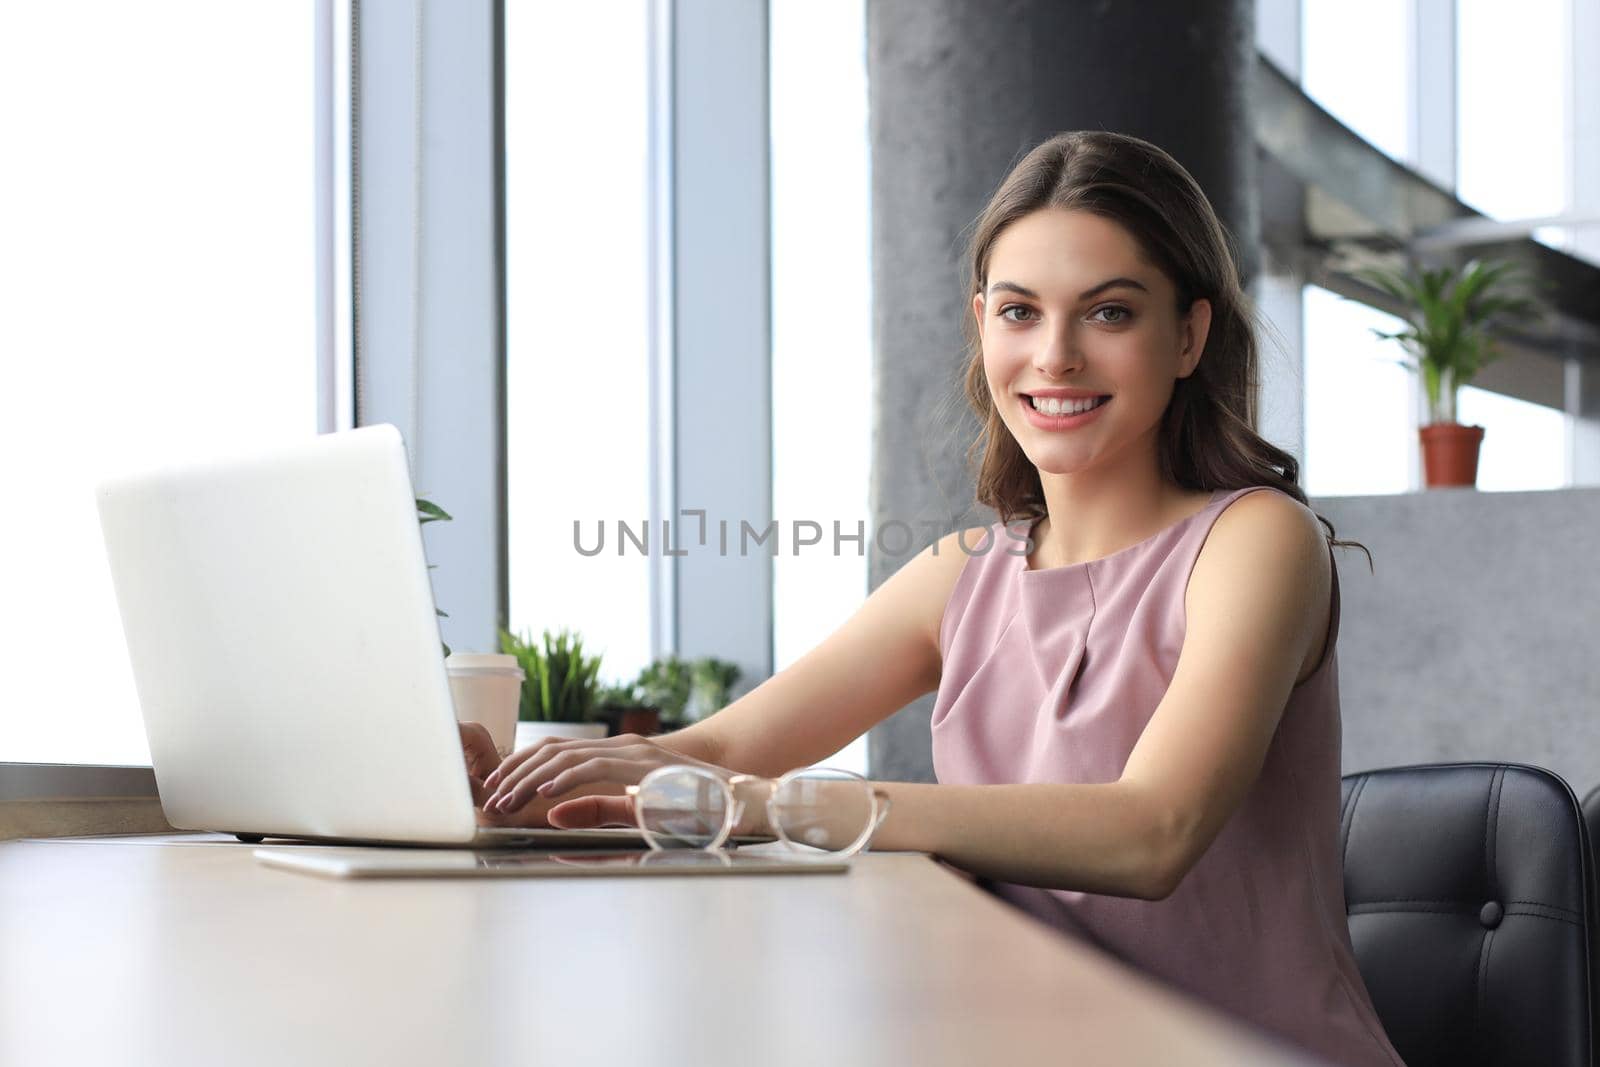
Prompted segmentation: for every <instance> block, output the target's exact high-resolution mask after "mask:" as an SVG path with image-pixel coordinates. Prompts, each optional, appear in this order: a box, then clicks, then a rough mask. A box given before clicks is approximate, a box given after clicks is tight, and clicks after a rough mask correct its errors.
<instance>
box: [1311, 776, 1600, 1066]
mask: <svg viewBox="0 0 1600 1067" xmlns="http://www.w3.org/2000/svg"><path fill="white" fill-rule="evenodd" d="M1340 833H1341V840H1342V842H1343V847H1344V890H1345V910H1346V912H1347V913H1348V915H1349V919H1350V938H1351V941H1352V942H1353V943H1354V945H1355V950H1356V959H1357V961H1358V962H1359V964H1360V967H1361V974H1362V977H1363V978H1364V979H1365V980H1366V983H1367V989H1368V991H1369V992H1370V993H1371V994H1372V999H1373V1002H1374V1004H1375V1005H1376V1006H1377V1009H1378V1015H1379V1017H1380V1018H1381V1019H1382V1020H1383V1025H1384V1029H1385V1030H1387V1031H1388V1034H1389V1039H1390V1040H1391V1041H1392V1042H1393V1043H1394V1046H1395V1049H1396V1050H1397V1051H1398V1052H1399V1053H1400V1055H1401V1056H1402V1057H1403V1058H1404V1059H1405V1061H1406V1064H1407V1067H1433V1065H1435V1064H1438V1065H1440V1067H1443V1065H1446V1064H1448V1065H1450V1067H1476V1065H1483V1067H1489V1065H1495V1067H1498V1065H1501V1064H1505V1065H1511V1064H1516V1065H1523V1064H1538V1065H1541V1067H1596V1065H1597V1062H1600V1061H1597V1060H1596V1057H1595V1043H1594V1030H1593V1025H1594V1020H1595V1018H1596V1013H1595V1006H1596V990H1597V988H1600V983H1597V980H1596V979H1597V977H1600V974H1597V961H1600V940H1597V935H1600V921H1597V919H1600V910H1597V902H1596V889H1595V858H1594V855H1593V852H1592V851H1591V849H1590V845H1589V832H1588V830H1587V828H1586V827H1585V825H1584V818H1583V813H1582V811H1581V810H1580V807H1579V804H1578V799H1577V797H1576V796H1574V795H1573V792H1572V790H1571V788H1569V787H1568V786H1567V783H1566V782H1565V781H1563V780H1562V779H1561V778H1560V777H1559V776H1558V775H1555V774H1552V773H1551V772H1549V771H1546V770H1541V769H1540V768H1537V767H1527V766H1521V765H1518V764H1511V763H1455V764H1436V765H1427V766H1418V767H1393V768H1389V769H1386V770H1378V771H1367V772H1364V773H1362V774H1352V775H1348V776H1346V777H1345V779H1344V790H1343V805H1342V810H1341V827H1340Z"/></svg>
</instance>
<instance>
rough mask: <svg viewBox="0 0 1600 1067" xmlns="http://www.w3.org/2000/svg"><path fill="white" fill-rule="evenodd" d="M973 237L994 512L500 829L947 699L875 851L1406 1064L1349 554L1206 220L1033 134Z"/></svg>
mask: <svg viewBox="0 0 1600 1067" xmlns="http://www.w3.org/2000/svg"><path fill="white" fill-rule="evenodd" d="M972 233H973V240H972V244H971V247H970V251H969V260H968V262H969V267H970V274H969V280H970V283H971V284H970V289H969V290H968V292H967V293H966V294H963V300H964V302H967V301H970V309H971V315H970V318H969V319H968V320H967V327H968V339H969V341H970V349H969V352H968V361H969V362H968V367H967V373H966V376H965V387H966V393H967V397H968V399H969V401H970V402H971V404H972V406H973V408H974V410H975V411H976V413H977V414H978V416H979V420H980V425H981V430H982V432H981V435H980V437H979V438H978V440H977V441H976V442H975V445H974V458H975V460H976V463H975V467H976V472H977V478H976V482H977V495H978V499H979V501H980V502H981V503H983V504H986V505H988V506H990V507H991V508H993V509H994V510H995V511H996V512H997V513H998V514H999V516H1000V519H1001V521H1000V522H997V523H994V524H993V525H992V526H990V527H989V528H988V529H987V530H985V529H982V528H978V529H975V530H963V531H956V532H953V533H951V534H949V535H947V536H946V537H944V538H943V539H941V540H940V541H939V542H938V543H937V544H936V545H933V546H930V547H929V548H928V549H927V550H925V551H923V552H922V553H921V554H919V555H918V556H917V557H916V558H914V559H913V560H911V561H910V562H909V563H907V564H906V565H905V566H904V567H902V568H901V569H900V570H899V571H898V572H897V573H895V574H894V575H893V576H891V577H890V578H889V579H888V580H887V581H885V582H884V583H883V584H882V585H880V586H879V587H878V588H877V589H876V591H874V592H873V593H872V595H871V596H869V597H868V598H867V600H866V603H865V604H863V605H862V606H861V607H860V609H859V610H858V611H857V612H856V613H855V614H854V615H853V616H852V617H851V618H850V619H849V620H847V621H846V622H845V623H844V624H843V625H842V626H840V627H839V628H838V629H837V630H836V631H835V632H834V633H833V634H831V635H830V636H829V637H827V638H826V639H825V640H823V641H822V642H821V643H820V644H818V645H817V646H816V647H815V648H813V649H812V650H811V651H810V652H808V653H806V654H805V655H804V656H802V657H801V658H800V659H799V660H797V661H796V662H795V663H794V664H793V665H791V666H790V667H788V668H787V669H786V670H783V671H780V672H779V673H778V674H776V675H774V676H773V677H772V678H770V679H768V680H767V681H766V682H764V683H763V684H762V685H760V686H759V687H757V688H756V689H755V690H754V691H753V692H751V693H749V694H746V695H745V696H744V697H742V698H741V699H739V700H737V701H735V702H734V703H733V704H731V705H729V706H728V707H727V708H725V709H723V710H722V711H720V712H718V713H717V714H715V715H712V716H710V717H709V718H707V719H705V720H703V721H701V722H700V723H698V724H696V725H695V726H693V727H691V728H689V729H687V730H683V731H680V732H678V733H675V734H672V735H669V736H667V737H664V738H659V739H644V738H637V737H628V736H624V737H618V738H609V739H606V740H605V741H601V742H592V743H589V742H561V743H555V744H548V745H546V746H544V747H543V748H541V749H540V750H537V751H529V752H525V753H521V754H517V755H514V756H513V757H511V759H509V760H507V761H506V763H505V764H503V765H502V767H501V768H500V769H499V770H498V771H496V772H495V774H493V775H491V782H490V783H489V784H490V787H491V788H492V789H493V791H494V792H493V795H492V796H491V799H492V800H496V802H497V807H496V815H495V816H494V817H495V818H497V819H505V818H516V817H517V813H518V811H520V810H531V811H532V812H534V813H535V814H534V818H536V819H542V818H543V817H544V816H545V815H546V814H548V818H549V820H550V821H551V822H553V823H555V824H556V825H561V826H583V825H593V824H597V823H604V822H608V821H620V822H628V821H630V820H631V819H632V817H633V814H634V812H633V808H632V802H631V800H630V798H629V797H627V796H625V795H615V794H616V793H620V792H621V789H620V788H619V787H621V786H623V785H625V784H632V783H636V782H638V781H639V780H640V779H641V778H642V777H643V776H644V775H645V774H647V773H649V772H650V771H651V770H653V769H654V768H656V767H658V766H662V765H664V764H671V763H674V762H684V763H690V764H693V765H696V766H699V767H701V768H703V769H707V770H712V771H713V772H714V773H717V774H720V775H725V776H727V777H728V778H732V777H733V776H734V775H735V774H740V773H742V774H748V775H756V776H762V777H768V778H775V777H777V776H779V775H781V774H783V773H784V772H786V771H788V770H790V769H792V768H794V767H799V766H803V765H805V764H807V763H809V762H812V761H814V760H816V759H818V758H821V757H823V756H826V755H827V754H829V753H830V752H833V751H836V750H837V749H838V748H839V746H840V745H841V744H842V743H844V742H845V741H848V740H849V739H851V738H853V737H856V736H859V735H860V734H862V733H864V732H865V731H866V730H868V729H869V728H870V727H872V726H873V725H874V724H875V723H878V722H881V721H883V720H884V719H886V718H888V717H889V716H890V715H892V714H894V713H895V712H896V711H898V710H899V709H900V708H901V707H903V706H904V705H906V704H907V703H909V702H910V701H911V700H913V699H915V698H916V697H918V696H920V695H922V694H925V693H928V692H933V691H936V692H937V698H936V701H935V704H934V710H933V715H932V722H931V728H932V735H933V762H934V770H935V772H936V774H937V777H938V781H937V783H935V784H922V783H913V782H881V783H876V785H877V787H878V788H879V789H881V790H882V792H883V794H884V797H885V800H886V802H887V803H888V805H889V815H888V817H887V819H886V820H885V822H884V823H883V826H882V828H881V829H880V830H879V832H878V834H877V837H876V838H875V844H876V847H879V848H884V849H913V850H918V851H924V852H929V853H932V854H934V855H936V856H938V857H940V858H941V859H943V860H944V861H946V862H947V863H949V864H951V865H952V866H955V867H957V868H960V869H961V870H964V871H966V872H968V873H970V874H972V875H974V876H976V877H977V878H979V879H981V880H982V881H983V884H984V885H985V886H986V887H987V888H988V889H990V890H991V891H992V892H994V893H995V894H996V895H997V896H1000V897H1001V898H1003V899H1005V900H1007V901H1009V902H1011V903H1012V904H1015V905H1016V906H1018V907H1020V908H1023V909H1025V910H1027V911H1029V912H1031V913H1032V914H1034V915H1036V916H1037V917H1039V918H1041V919H1043V920H1044V921H1046V922H1048V923H1051V924H1053V925H1056V926H1059V927H1061V928H1064V929H1066V930H1069V931H1072V932H1075V933H1077V934H1080V935H1084V936H1086V937H1088V938H1089V939H1091V940H1093V941H1094V942H1096V943H1098V944H1099V945H1101V946H1103V947H1104V948H1106V949H1108V950H1109V951H1111V952H1113V953H1114V954H1116V955H1117V956H1119V957H1121V958H1122V959H1123V960H1125V961H1127V962H1128V963H1130V964H1132V965H1134V966H1136V967H1138V968H1140V969H1142V970H1144V971H1146V972H1148V973H1150V974H1153V975H1156V976H1158V977H1159V978H1161V979H1163V980H1165V981H1166V982H1168V983H1170V984H1172V985H1174V986H1176V987H1178V988H1180V989H1182V990H1185V991H1187V992H1189V993H1190V994H1192V995H1194V996H1196V997H1198V998H1200V999H1202V1000H1205V1001H1208V1002H1210V1003H1212V1004H1213V1005H1214V1006H1216V1007H1218V1008H1220V1009H1222V1010H1224V1011H1227V1012H1229V1013H1232V1014H1234V1015H1236V1016H1238V1017H1241V1018H1244V1019H1246V1020H1248V1021H1249V1022H1251V1023H1253V1024H1255V1025H1257V1026H1259V1027H1262V1028H1265V1029H1267V1030H1269V1031H1271V1032H1274V1033H1276V1034H1279V1035H1281V1036H1283V1037H1284V1038H1286V1039H1288V1040H1290V1041H1292V1042H1294V1043H1295V1044H1298V1045H1301V1046H1303V1047H1305V1048H1307V1049H1309V1050H1311V1051H1313V1052H1314V1053H1317V1054H1319V1055H1321V1056H1323V1057H1325V1058H1327V1059H1328V1060H1330V1061H1331V1062H1338V1063H1345V1064H1364V1065H1366V1064H1372V1065H1375V1064H1390V1065H1393V1064H1396V1063H1398V1062H1399V1059H1398V1057H1397V1056H1396V1055H1395V1053H1394V1050H1393V1048H1392V1047H1391V1046H1390V1045H1389V1042H1388V1040H1387V1038H1386V1036H1385V1035H1384V1033H1383V1028H1382V1025H1381V1023H1380V1022H1379V1020H1378V1018H1377V1014H1376V1012H1375V1010H1374V1009H1373V1006H1372V1002H1371V999H1370V997H1369V996H1368V994H1367V991H1366V989H1365V987H1364V986H1363V984H1362V978H1361V974H1360V971H1359V970H1358V969H1357V967H1356V963H1355V956H1354V951H1353V949H1352V948H1351V944H1350V937H1349V930H1348V927H1347V925H1346V921H1345V913H1344V901H1343V876H1342V866H1341V864H1342V861H1341V858H1340V852H1339V848H1338V843H1337V832H1338V826H1339V819H1338V806H1339V770H1340V766H1339V757H1340V753H1339V737H1340V721H1339V701H1338V671H1337V659H1336V647H1335V646H1336V642H1337V637H1338V627H1339V591H1338V576H1337V571H1336V569H1335V567H1334V565H1333V557H1332V552H1331V546H1332V545H1335V544H1341V543H1342V542H1337V541H1334V540H1333V539H1332V533H1333V531H1332V528H1331V527H1329V526H1327V524H1326V523H1325V522H1324V523H1322V525H1321V526H1319V525H1318V521H1319V520H1318V517H1317V516H1316V515H1315V514H1314V513H1313V512H1312V511H1311V510H1310V509H1309V508H1308V507H1307V506H1306V498H1305V495H1304V493H1303V491H1302V490H1301V489H1300V487H1299V485H1298V484H1297V481H1298V470H1297V467H1296V464H1295V461H1294V459H1293V458H1292V457H1290V456H1289V455H1288V454H1287V453H1285V452H1283V451H1281V450H1280V449H1277V448H1275V447H1273V446H1272V445H1270V444H1268V443H1267V442H1266V441H1264V440H1263V439H1262V438H1261V437H1260V436H1259V435H1258V434H1257V432H1256V429H1255V400H1254V391H1253V390H1254V379H1255V360H1256V341H1255V333H1254V328H1253V311H1252V310H1251V308H1250V306H1249V303H1248V301H1247V299H1246V297H1245V296H1244V293H1243V291H1242V289H1241V287H1240V281H1239V276H1238V270H1237V268H1236V266H1235V264H1234V262H1233V259H1232V256H1231V255H1230V253H1229V247H1228V238H1227V236H1226V234H1225V233H1224V231H1223V230H1222V227H1221V225H1220V223H1219V222H1218V221H1217V217H1216V215H1215V213H1214V212H1213V210H1212V208H1211V205H1210V203H1209V202H1208V201H1207V200H1206V198H1205V196H1204V194H1203V193H1202V192H1201V191H1200V189H1199V187H1198V186H1197V185H1196V184H1195V182H1194V179H1193V178H1192V177H1191V176H1190V175H1189V173H1188V172H1187V171H1185V170H1184V169H1183V168H1182V167H1181V166H1180V165H1179V164H1178V163H1177V162H1176V161H1175V160H1173V159H1172V157H1171V156H1169V155H1167V154H1166V153H1165V152H1163V151H1162V150H1161V149H1159V148H1157V147H1156V146H1154V145H1151V144H1149V143H1147V142H1144V141H1140V140H1138V139H1135V138H1132V137H1127V136H1122V135H1118V134H1113V133H1103V132H1081V133H1070V134H1063V135H1061V136H1058V137H1055V138H1052V139H1051V140H1049V141H1047V142H1045V143H1044V144H1042V145H1040V146H1039V147H1038V148H1036V149H1034V151H1032V152H1031V153H1029V154H1028V156H1027V157H1026V158H1024V159H1023V160H1022V162H1021V163H1019V164H1018V165H1017V167H1016V168H1015V170H1014V171H1013V172H1012V174H1011V175H1010V176H1009V177H1008V178H1007V179H1006V180H1005V182H1003V183H1002V184H1001V186H1000V188H999V190H998V191H997V192H996V193H995V194H994V196H993V198H992V199H991V201H990V203H989V205H988V207H987V208H986V209H985V210H984V212H983V213H982V214H981V215H980V216H979V219H978V221H977V224H976V225H975V226H974V227H973V229H972ZM1013 523H1024V524H1026V529H1025V530H1024V531H1022V532H1021V535H1020V536H1019V532H1018V531H1014V530H1012V529H1011V526H1012V524H1013ZM974 546H976V547H974ZM577 790H588V791H591V794H593V793H594V792H595V791H598V792H599V793H600V794H602V795H587V796H582V797H578V795H577V793H576V792H575V791H577ZM604 794H611V795H604ZM564 798H569V799H564ZM570 798H576V799H570ZM546 805H548V806H546ZM1219 973H1221V974H1224V975H1226V976H1227V981H1226V982H1221V983H1219V982H1217V981H1216V980H1215V979H1216V976H1217V975H1218V974H1219Z"/></svg>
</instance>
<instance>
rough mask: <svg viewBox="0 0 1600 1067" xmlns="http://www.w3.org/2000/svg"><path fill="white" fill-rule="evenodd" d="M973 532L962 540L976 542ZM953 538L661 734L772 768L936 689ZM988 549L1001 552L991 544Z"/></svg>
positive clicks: (688, 749)
mask: <svg viewBox="0 0 1600 1067" xmlns="http://www.w3.org/2000/svg"><path fill="white" fill-rule="evenodd" d="M978 532H980V531H973V532H971V533H969V534H968V535H967V538H966V542H965V543H966V544H969V545H975V544H977V543H979V540H980V538H979V537H978V536H977V534H978ZM956 537H957V535H956V534H949V535H947V536H946V537H944V538H943V539H941V540H940V541H938V542H937V543H936V544H934V545H930V546H929V547H928V548H925V549H923V550H922V552H921V553H919V554H918V555H917V556H915V557H914V558H912V559H911V560H910V561H908V562H907V563H906V565H905V566H903V567H901V568H900V570H898V571H896V572H895V574H894V575H893V576H892V577H890V578H889V579H888V580H887V581H886V582H884V583H883V584H882V585H880V586H879V587H878V588H877V589H876V590H874V591H873V593H872V595H871V596H869V597H867V599H866V602H865V603H864V604H862V606H861V607H860V609H859V610H857V611H856V613H855V614H854V615H852V616H851V617H850V618H849V619H848V620H847V621H846V622H845V623H844V624H843V625H842V626H840V627H839V628H838V629H837V630H836V631H834V632H833V633H832V634H831V635H830V636H829V637H828V638H827V639H826V640H824V641H823V642H822V643H821V644H820V645H818V646H817V647H816V648H814V649H812V650H811V651H810V652H808V653H806V654H805V655H804V656H802V657H801V658H800V659H799V660H797V661H796V662H795V663H793V664H792V665H791V666H789V667H788V668H787V669H786V670H783V671H779V672H778V673H777V674H775V675H773V676H772V677H771V678H769V679H767V680H766V681H765V682H763V683H761V684H760V685H759V686H757V687H756V688H755V689H753V690H751V691H750V692H749V693H746V694H745V695H744V696H742V697H740V698H739V699H738V700H736V701H734V702H733V703H732V704H729V705H728V706H727V707H726V708H723V709H722V710H721V711H719V712H717V713H716V714H715V715H712V716H710V717H708V718H707V719H705V720H703V721H702V722H699V723H696V724H695V725H694V726H691V727H688V728H687V729H684V730H679V731H677V732H676V733H672V734H668V735H666V736H665V737H663V738H661V739H660V742H661V743H662V744H663V745H665V746H666V747H668V748H671V749H673V750H674V751H676V752H680V753H682V754H684V755H687V756H691V757H693V758H695V759H703V760H706V761H707V762H710V763H716V764H718V765H720V766H723V767H727V768H730V769H732V770H737V771H743V772H745V773H748V774H760V775H765V776H768V777H776V776H777V775H780V774H783V773H784V772H785V771H788V770H792V769H793V768H795V767H803V766H807V765H809V764H812V763H815V762H816V761H818V760H822V759H826V758H827V757H829V756H831V755H833V754H834V753H835V752H837V751H839V750H840V749H841V748H843V747H844V746H845V745H847V744H849V743H850V742H851V741H852V740H854V739H855V738H856V737H859V736H860V735H861V734H863V733H865V732H866V731H867V730H868V729H870V728H871V727H872V726H873V725H874V724H875V723H878V722H881V721H882V720H883V719H886V718H888V717H889V716H890V715H892V714H893V713H894V712H896V711H898V710H899V709H900V708H902V707H904V706H905V705H907V704H909V703H910V702H911V701H913V700H915V699H916V698H917V697H919V696H921V695H923V694H924V693H929V692H932V691H933V690H934V689H937V688H938V686H939V674H940V668H941V663H940V657H939V627H940V624H941V623H942V621H943V619H944V608H945V604H946V602H947V601H948V600H949V599H950V592H951V590H952V589H953V588H954V586H955V582H956V578H957V577H958V576H959V575H960V573H961V568H962V565H963V564H965V562H966V560H967V555H966V553H965V552H963V551H962V549H961V547H960V545H959V544H957V542H956ZM997 540H998V539H997ZM993 550H994V551H1003V549H1002V548H1001V547H999V545H998V544H997V545H996V547H994V549H993Z"/></svg>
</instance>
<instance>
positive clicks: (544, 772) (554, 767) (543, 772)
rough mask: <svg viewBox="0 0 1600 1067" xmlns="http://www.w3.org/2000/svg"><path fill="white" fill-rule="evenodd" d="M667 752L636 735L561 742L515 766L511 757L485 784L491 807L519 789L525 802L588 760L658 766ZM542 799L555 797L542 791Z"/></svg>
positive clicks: (551, 793) (542, 747)
mask: <svg viewBox="0 0 1600 1067" xmlns="http://www.w3.org/2000/svg"><path fill="white" fill-rule="evenodd" d="M606 742H610V743H609V744H607V743H606ZM635 742H638V743H635ZM664 751H665V750H658V749H656V748H654V747H653V746H650V745H648V744H646V743H644V742H643V739H642V738H639V737H637V736H636V735H633V734H624V735H622V736H621V737H608V738H605V739H604V740H603V741H559V742H555V743H553V744H548V745H542V746H540V748H539V750H538V751H537V752H536V753H535V755H534V756H532V757H529V758H528V759H525V760H522V761H521V762H520V763H519V764H517V765H515V766H512V765H511V764H512V759H514V758H515V757H508V758H507V760H506V762H505V763H502V764H501V765H500V769H499V770H497V771H496V772H495V773H494V774H492V775H490V776H489V779H488V780H487V781H486V782H485V783H484V784H485V785H486V786H488V787H489V789H490V790H491V793H490V798H489V799H490V802H491V803H496V804H497V803H499V802H500V801H502V800H504V799H505V798H506V797H507V796H508V795H510V793H511V792H512V790H514V789H520V791H521V795H522V796H523V798H524V799H526V798H527V797H528V796H530V795H532V793H533V792H534V791H535V790H539V787H540V786H542V785H544V784H546V783H547V782H549V781H550V779H552V778H554V777H555V776H556V775H557V774H559V773H560V772H562V771H564V770H566V769H568V768H570V767H574V766H576V765H577V764H579V763H582V762H583V761H584V760H586V759H590V758H594V757H596V756H600V755H604V756H606V757H610V758H613V759H619V758H629V759H633V760H637V761H646V762H651V761H652V757H655V759H654V760H653V762H655V763H659V762H661V759H662V758H664V755H663V754H664ZM517 755H521V753H517ZM640 777H643V774H642V773H641V774H640V775H639V776H638V777H632V778H628V779H626V780H627V781H629V782H637V781H638V780H639V778H640ZM540 795H541V796H553V795H554V793H553V792H551V791H540Z"/></svg>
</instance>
